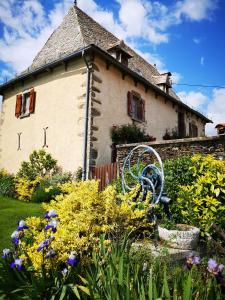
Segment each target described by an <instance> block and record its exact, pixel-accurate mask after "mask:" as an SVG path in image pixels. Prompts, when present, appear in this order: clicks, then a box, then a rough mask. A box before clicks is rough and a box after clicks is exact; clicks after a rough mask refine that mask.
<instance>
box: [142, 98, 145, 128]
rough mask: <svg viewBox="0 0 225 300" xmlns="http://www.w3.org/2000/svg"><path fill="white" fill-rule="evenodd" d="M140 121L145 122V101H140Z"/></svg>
mask: <svg viewBox="0 0 225 300" xmlns="http://www.w3.org/2000/svg"><path fill="white" fill-rule="evenodd" d="M141 120H142V121H143V122H145V100H144V99H141Z"/></svg>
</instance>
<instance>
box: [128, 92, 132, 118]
mask: <svg viewBox="0 0 225 300" xmlns="http://www.w3.org/2000/svg"><path fill="white" fill-rule="evenodd" d="M127 113H128V115H129V116H130V117H132V114H133V110H132V93H131V92H130V91H129V92H127Z"/></svg>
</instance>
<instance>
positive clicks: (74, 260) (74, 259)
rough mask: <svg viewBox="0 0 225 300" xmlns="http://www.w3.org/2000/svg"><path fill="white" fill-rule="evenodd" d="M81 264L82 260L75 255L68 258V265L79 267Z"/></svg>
mask: <svg viewBox="0 0 225 300" xmlns="http://www.w3.org/2000/svg"><path fill="white" fill-rule="evenodd" d="M79 262H80V259H79V258H77V257H76V256H75V255H74V254H73V253H71V254H70V256H69V257H68V258H67V263H68V265H70V266H74V265H77V264H78V263H79Z"/></svg>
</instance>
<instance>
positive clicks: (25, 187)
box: [15, 176, 41, 201]
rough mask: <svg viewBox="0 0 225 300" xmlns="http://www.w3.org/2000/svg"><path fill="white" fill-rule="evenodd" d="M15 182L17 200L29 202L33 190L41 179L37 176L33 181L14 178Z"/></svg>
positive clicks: (24, 178)
mask: <svg viewBox="0 0 225 300" xmlns="http://www.w3.org/2000/svg"><path fill="white" fill-rule="evenodd" d="M15 181H16V182H15V189H16V193H17V195H18V199H19V200H22V201H30V199H31V197H32V195H33V192H34V190H35V188H36V187H37V186H38V184H39V183H40V182H41V178H40V177H38V176H37V177H36V178H35V179H34V180H29V179H28V178H26V177H16V180H15Z"/></svg>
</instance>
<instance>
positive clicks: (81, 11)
mask: <svg viewBox="0 0 225 300" xmlns="http://www.w3.org/2000/svg"><path fill="white" fill-rule="evenodd" d="M74 8H75V10H77V11H78V12H79V13H81V14H83V15H84V16H85V18H89V19H90V20H91V21H92V22H94V23H95V24H96V25H97V26H99V27H101V28H102V29H104V30H105V31H107V33H109V34H110V35H111V36H112V37H113V38H114V39H116V40H117V41H116V42H118V41H120V39H119V38H118V37H117V36H116V35H114V34H113V33H112V32H111V31H109V30H108V29H107V28H106V27H104V26H103V25H101V24H100V23H98V22H97V21H96V20H94V19H93V18H92V17H91V16H89V15H88V14H87V13H86V12H84V11H83V10H82V9H81V8H80V7H78V6H75V7H74ZM78 17H80V16H78ZM79 21H80V20H79V18H78V23H79V25H80V22H79ZM81 31H82V27H81ZM84 40H85V39H84ZM123 41H124V40H123ZM124 44H125V47H126V48H128V49H129V50H130V51H132V53H134V54H135V55H137V56H138V58H140V59H141V60H142V61H144V62H145V63H146V64H148V65H149V66H151V67H152V68H154V70H155V71H156V72H157V73H158V74H155V76H159V75H160V72H159V71H158V70H157V69H156V68H155V67H154V66H153V65H152V64H151V63H150V62H148V61H147V60H146V59H145V58H144V57H142V56H141V55H140V54H138V52H137V51H135V50H134V49H133V48H131V47H130V46H129V45H128V44H127V43H126V42H125V41H124ZM88 45H89V44H86V46H88Z"/></svg>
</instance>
